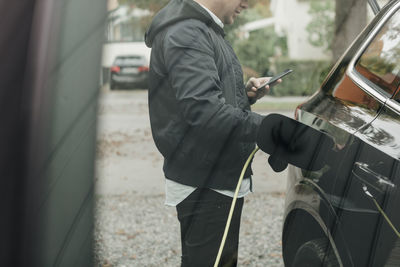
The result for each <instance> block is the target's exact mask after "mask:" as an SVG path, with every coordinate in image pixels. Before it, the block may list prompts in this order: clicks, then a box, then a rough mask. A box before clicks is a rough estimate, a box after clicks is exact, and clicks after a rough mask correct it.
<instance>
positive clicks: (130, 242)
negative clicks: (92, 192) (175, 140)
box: [95, 88, 299, 267]
mask: <svg viewBox="0 0 400 267" xmlns="http://www.w3.org/2000/svg"><path fill="white" fill-rule="evenodd" d="M102 94H103V95H102V98H101V101H100V106H99V128H98V142H97V164H96V165H97V166H96V180H97V187H96V204H97V205H96V213H95V216H96V227H95V255H96V260H97V264H96V265H97V266H102V267H106V266H107V267H108V266H146V267H147V266H157V267H160V266H161V267H162V266H179V265H180V254H181V249H180V233H179V222H178V220H177V218H176V211H175V208H171V207H166V206H164V195H163V194H164V193H163V192H164V184H163V181H164V178H163V177H164V176H163V173H162V164H163V163H162V157H161V155H160V154H159V153H158V151H157V150H156V148H155V145H154V143H153V141H152V138H151V131H150V122H149V116H148V108H147V91H143V90H142V91H140V90H139V91H137V90H135V91H109V90H107V88H104V89H103V92H102ZM267 100H268V99H266V100H263V101H267ZM268 101H275V100H268ZM287 101H299V99H298V98H295V99H289V100H287ZM292 113H293V112H292V111H290V114H292ZM264 115H265V114H264ZM289 116H290V115H289ZM259 154H261V155H256V157H255V159H254V161H253V164H252V165H253V170H254V179H253V180H254V188H255V190H256V192H255V193H253V194H250V195H249V196H247V197H246V200H245V201H246V202H245V205H244V207H243V215H242V224H241V233H240V248H239V266H256V267H257V266H260V267H261V266H262V267H265V266H268V267H274V266H283V262H282V254H281V247H282V245H281V232H282V213H283V203H284V196H283V194H282V193H275V192H284V191H285V179H286V175H285V174H284V173H280V174H276V173H274V172H273V171H272V170H271V169H270V168H269V166H268V164H267V163H266V157H265V156H262V153H259Z"/></svg>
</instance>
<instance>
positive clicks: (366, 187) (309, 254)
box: [282, 0, 400, 267]
mask: <svg viewBox="0 0 400 267" xmlns="http://www.w3.org/2000/svg"><path fill="white" fill-rule="evenodd" d="M399 84H400V1H399V0H396V1H391V2H390V3H389V4H388V5H386V6H385V7H384V8H383V9H382V10H381V11H380V12H379V13H378V14H377V15H376V17H375V18H374V19H373V21H372V22H371V23H370V24H369V25H368V26H367V27H366V28H365V29H364V31H363V32H362V33H361V34H360V35H359V36H358V38H357V39H356V40H355V42H354V43H353V44H352V45H351V46H350V47H349V49H348V50H347V51H346V52H345V54H344V55H343V56H342V58H341V59H340V60H339V61H338V63H337V64H336V65H335V66H334V67H333V69H332V70H331V72H330V73H329V75H328V77H327V78H326V80H325V81H324V83H323V84H322V86H321V88H320V90H318V91H317V92H316V93H315V94H314V95H313V96H312V97H311V98H310V99H309V100H308V101H307V102H305V103H303V104H301V105H300V106H299V107H298V109H297V111H296V115H295V117H296V119H297V120H298V121H299V122H301V123H303V124H305V125H308V126H310V127H312V128H314V129H317V130H318V131H320V132H322V133H324V134H325V135H326V137H327V138H329V139H330V140H332V141H333V145H332V146H331V147H329V148H326V146H321V149H322V148H323V149H325V151H323V152H322V153H321V151H316V155H324V157H325V163H324V165H323V167H321V168H318V169H317V170H313V168H307V169H302V168H298V167H294V166H290V167H289V172H288V173H289V176H288V186H287V194H286V202H285V212H284V227H283V237H282V242H283V257H284V262H285V266H362V267H365V266H374V267H375V266H400V242H399V237H398V235H397V234H396V231H395V230H396V229H400V212H399V211H400V190H399V188H400V92H399ZM318 149H319V148H318V146H317V148H316V150H318ZM317 152H318V153H317ZM317 161H318V160H317ZM310 164H311V165H312V164H313V162H310ZM314 169H315V168H314ZM374 199H375V200H376V203H377V204H378V205H376V204H375V203H374ZM379 208H382V210H383V212H384V213H385V214H386V216H387V219H385V215H383V212H381V211H379ZM390 224H392V226H391V225H390Z"/></svg>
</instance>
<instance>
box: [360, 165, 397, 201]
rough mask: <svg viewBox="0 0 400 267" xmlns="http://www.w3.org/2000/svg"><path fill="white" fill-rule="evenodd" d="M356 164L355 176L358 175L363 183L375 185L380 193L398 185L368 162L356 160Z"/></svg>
mask: <svg viewBox="0 0 400 267" xmlns="http://www.w3.org/2000/svg"><path fill="white" fill-rule="evenodd" d="M354 165H355V168H354V169H353V174H354V176H355V177H357V179H359V180H360V181H361V182H362V183H364V184H366V185H369V186H371V187H373V188H374V189H375V190H377V191H379V192H380V193H385V192H386V191H387V190H390V189H393V188H395V187H396V185H395V184H394V183H392V182H391V181H390V180H389V178H387V177H386V176H384V175H382V174H379V173H377V172H375V171H373V170H372V169H371V168H370V167H369V165H368V164H367V163H364V162H356V163H355V164H354Z"/></svg>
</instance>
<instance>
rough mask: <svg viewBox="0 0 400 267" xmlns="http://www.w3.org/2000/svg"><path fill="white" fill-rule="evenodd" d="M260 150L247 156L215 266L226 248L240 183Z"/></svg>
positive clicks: (215, 266) (216, 266)
mask: <svg viewBox="0 0 400 267" xmlns="http://www.w3.org/2000/svg"><path fill="white" fill-rule="evenodd" d="M258 150H259V148H258V147H256V148H255V149H254V150H253V152H251V154H250V156H249V157H248V158H247V161H246V163H245V164H244V166H243V169H242V173H241V174H240V177H239V181H238V183H237V186H236V190H235V195H234V196H233V200H232V204H231V209H230V211H229V216H228V220H227V221H226V225H225V231H224V235H223V237H222V241H221V245H220V246H219V251H218V255H217V258H216V260H215V263H214V267H218V264H219V261H220V260H221V255H222V250H223V249H224V245H225V241H226V237H227V235H228V231H229V227H230V225H231V220H232V215H233V210H234V209H235V205H236V199H237V196H238V194H239V189H240V185H241V184H242V181H243V176H244V173H245V172H246V169H247V167H248V166H249V164H250V161H251V159H252V158H253V157H254V154H256V152H257V151H258Z"/></svg>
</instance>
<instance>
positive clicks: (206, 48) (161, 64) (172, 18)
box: [145, 0, 263, 190]
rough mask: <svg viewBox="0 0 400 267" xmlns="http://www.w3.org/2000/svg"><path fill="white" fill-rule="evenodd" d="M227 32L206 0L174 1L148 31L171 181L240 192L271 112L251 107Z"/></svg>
mask: <svg viewBox="0 0 400 267" xmlns="http://www.w3.org/2000/svg"><path fill="white" fill-rule="evenodd" d="M224 35H225V34H224V31H223V29H222V28H221V27H219V26H218V25H217V24H216V23H215V22H214V20H213V19H212V17H211V16H210V15H209V14H208V13H207V11H206V10H204V9H203V8H202V7H201V6H200V5H199V4H198V3H196V2H194V1H193V0H171V1H170V2H169V3H168V5H167V6H166V7H164V8H163V9H162V10H161V11H160V12H159V13H158V14H157V15H156V16H155V18H154V19H153V22H152V24H151V26H150V28H149V30H148V31H147V33H146V36H145V40H146V44H147V46H148V47H151V48H152V52H151V60H150V84H149V109H150V122H151V128H152V134H153V138H154V141H155V144H156V146H157V148H158V149H159V151H160V152H161V154H162V155H163V156H164V159H165V160H164V168H163V169H164V173H165V176H166V177H167V178H168V179H171V180H173V181H176V182H179V183H182V184H186V185H191V186H196V187H208V188H214V189H229V190H234V189H235V186H236V184H237V181H238V178H239V176H240V172H241V170H242V168H243V165H244V163H245V161H246V159H247V157H248V156H249V155H250V153H251V151H252V150H253V149H254V147H255V139H256V136H257V131H258V127H259V125H260V124H261V120H262V118H263V117H262V116H261V115H258V114H256V113H253V112H251V111H250V103H249V99H248V97H247V94H246V91H245V86H244V83H243V73H242V68H241V66H240V63H239V60H238V59H237V57H236V55H235V53H234V51H233V49H232V47H231V46H230V44H229V43H228V42H227V41H226V40H225V39H224ZM250 175H251V169H250V168H248V169H247V171H246V176H245V177H249V176H250Z"/></svg>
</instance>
